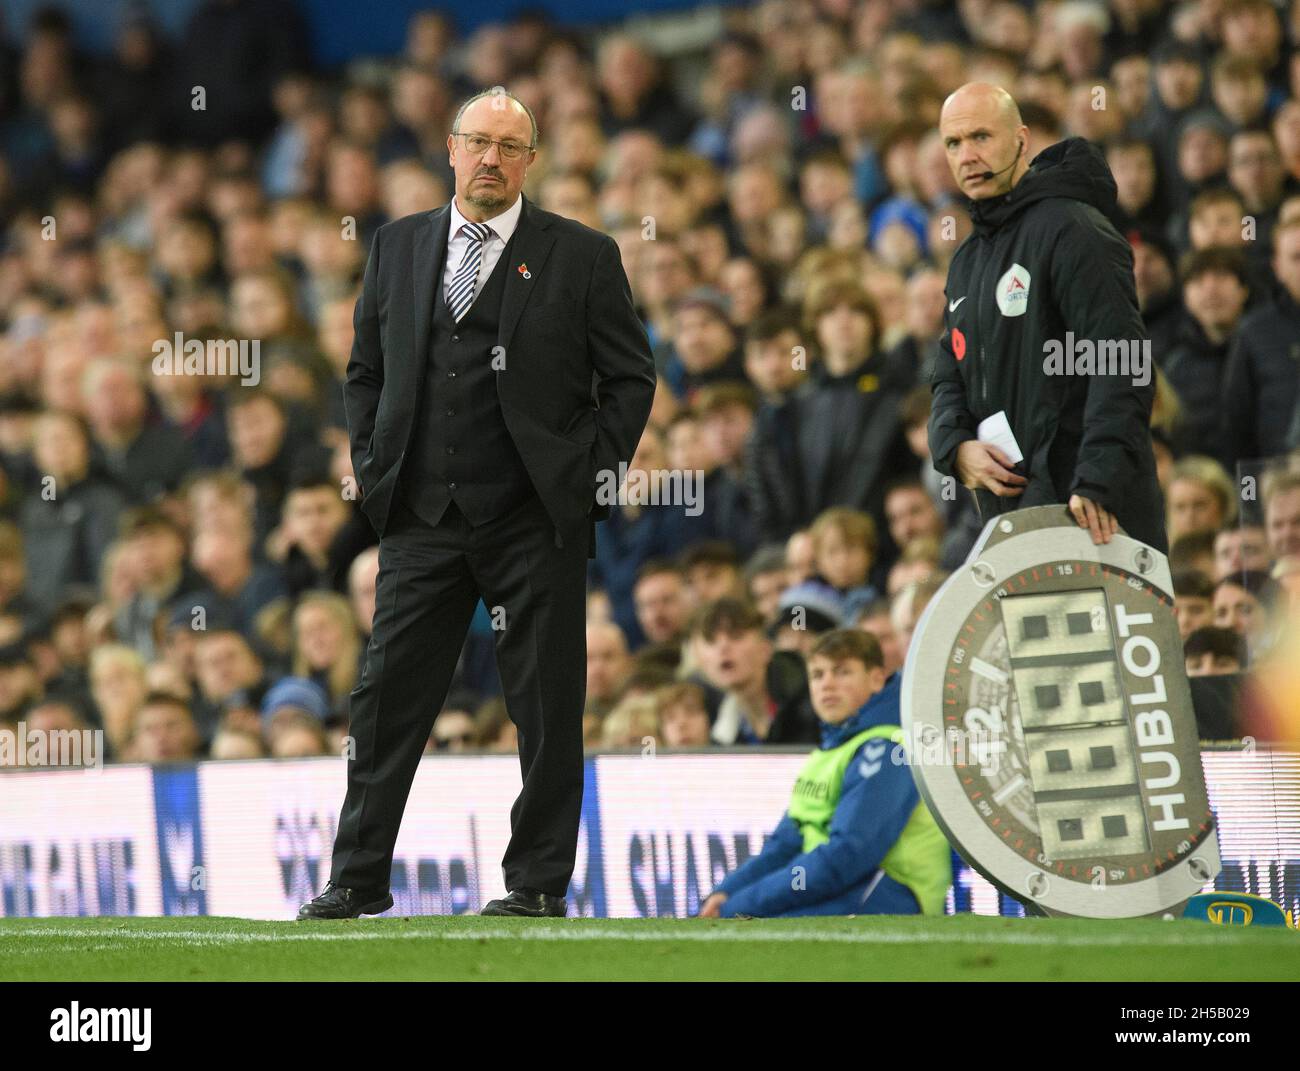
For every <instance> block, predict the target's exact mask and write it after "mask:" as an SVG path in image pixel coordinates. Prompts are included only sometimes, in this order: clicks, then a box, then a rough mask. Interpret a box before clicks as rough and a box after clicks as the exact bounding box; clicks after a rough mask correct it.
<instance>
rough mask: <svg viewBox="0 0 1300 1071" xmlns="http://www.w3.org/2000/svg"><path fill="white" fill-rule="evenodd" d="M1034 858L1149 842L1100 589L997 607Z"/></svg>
mask: <svg viewBox="0 0 1300 1071" xmlns="http://www.w3.org/2000/svg"><path fill="white" fill-rule="evenodd" d="M998 607H999V608H1000V610H1001V613H1002V621H1003V627H1004V628H1005V629H1006V637H1007V647H1008V654H1009V660H1010V664H1011V677H1012V682H1013V687H1014V689H1015V695H1016V701H1017V703H1018V705H1019V708H1020V724H1021V729H1022V731H1023V733H1024V739H1025V751H1026V754H1027V756H1028V760H1029V780H1030V784H1031V785H1032V787H1033V801H1034V805H1035V807H1036V809H1037V815H1038V830H1039V835H1040V836H1041V838H1042V842H1043V851H1044V852H1045V853H1046V854H1047V855H1048V856H1050V857H1051V858H1053V859H1081V858H1087V857H1092V856H1097V855H1107V856H1119V855H1129V854H1133V853H1136V852H1144V851H1147V850H1148V849H1149V848H1150V846H1151V844H1150V840H1149V839H1148V837H1147V834H1146V827H1147V823H1146V821H1145V815H1144V813H1143V809H1142V793H1141V790H1140V788H1139V786H1138V771H1137V762H1136V757H1135V754H1136V753H1135V749H1134V746H1133V739H1132V733H1131V731H1130V729H1129V724H1128V719H1127V718H1126V716H1125V712H1124V696H1123V693H1122V691H1121V689H1120V681H1119V670H1118V662H1117V658H1118V655H1117V653H1116V650H1115V643H1114V637H1113V634H1112V630H1111V627H1110V613H1109V607H1108V604H1107V601H1106V592H1105V591H1104V590H1102V589H1101V588H1095V589H1089V590H1085V591H1072V592H1065V593H1059V594H1051V595H1019V596H1017V595H1011V596H1008V597H1006V598H1003V599H1000V600H998Z"/></svg>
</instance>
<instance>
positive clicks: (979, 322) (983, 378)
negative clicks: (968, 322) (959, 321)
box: [975, 238, 991, 416]
mask: <svg viewBox="0 0 1300 1071" xmlns="http://www.w3.org/2000/svg"><path fill="white" fill-rule="evenodd" d="M984 240H985V241H986V242H990V241H991V240H990V239H987V238H986V239H984ZM988 276H989V273H988V269H987V268H986V269H985V270H984V271H981V272H980V295H979V298H980V301H979V309H978V310H977V311H976V313H975V324H976V326H977V327H978V328H979V333H980V364H979V400H980V410H981V412H983V413H984V415H985V416H988V410H989V388H988V371H987V369H986V368H985V366H984V361H985V357H984V299H985V296H986V295H987V294H988Z"/></svg>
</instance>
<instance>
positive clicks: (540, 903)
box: [479, 889, 569, 919]
mask: <svg viewBox="0 0 1300 1071" xmlns="http://www.w3.org/2000/svg"><path fill="white" fill-rule="evenodd" d="M568 906H569V905H568V904H567V903H566V902H565V899H564V897H563V896H550V895H548V894H547V893H544V892H538V891H537V890H536V889H512V890H511V891H510V894H509V895H508V896H506V897H504V898H503V899H500V900H490V901H488V904H487V906H486V907H485V908H483V910H482V911H480V912H479V914H480V915H527V916H529V917H531V918H539V919H540V918H563V917H564V914H565V911H566V910H567V909H568Z"/></svg>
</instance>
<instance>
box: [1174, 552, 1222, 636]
mask: <svg viewBox="0 0 1300 1071" xmlns="http://www.w3.org/2000/svg"><path fill="white" fill-rule="evenodd" d="M1174 616H1175V617H1177V618H1178V635H1179V636H1181V637H1182V638H1183V640H1184V642H1186V640H1187V637H1188V636H1190V635H1191V634H1192V633H1193V632H1195V631H1196V630H1197V629H1200V628H1205V627H1207V626H1209V625H1210V624H1211V623H1212V622H1213V620H1214V581H1213V580H1211V579H1210V578H1209V577H1208V576H1206V575H1205V574H1204V573H1200V572H1197V571H1196V570H1195V569H1187V570H1184V571H1182V572H1179V573H1175V574H1174Z"/></svg>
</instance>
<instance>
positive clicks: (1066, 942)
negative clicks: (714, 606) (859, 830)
mask: <svg viewBox="0 0 1300 1071" xmlns="http://www.w3.org/2000/svg"><path fill="white" fill-rule="evenodd" d="M1235 936H1236V935H1235V934H1229V933H1219V932H1216V933H1207V934H1196V935H1192V934H1185V935H1184V934H1167V935H1161V936H1159V937H1156V936H1154V935H1152V936H1151V937H1142V938H1134V937H1133V936H1131V935H1126V934H1115V935H1102V934H1098V935H1097V936H1095V937H1076V936H1071V937H1053V936H1050V935H1047V934H1033V933H1002V934H997V935H989V936H984V935H981V934H973V933H952V934H942V935H935V934H920V933H907V932H900V933H852V932H849V933H836V932H830V933H789V934H785V933H780V932H776V931H772V930H748V931H747V928H746V927H745V926H744V925H738V926H736V927H735V928H727V929H707V930H704V929H701V930H687V929H682V930H680V931H678V932H675V933H646V932H637V931H634V930H633V931H628V930H621V929H611V928H604V929H601V928H599V927H595V926H590V927H588V926H583V927H581V928H575V929H572V930H568V929H522V928H521V929H518V930H504V929H496V930H468V929H467V930H447V931H444V932H441V933H433V932H427V931H426V932H420V931H417V932H416V933H411V932H409V931H406V932H396V931H395V932H392V933H385V932H383V931H381V930H361V931H358V932H356V933H330V932H325V931H320V930H316V931H305V932H303V933H287V934H270V933H204V932H203V931H202V930H172V931H170V932H166V931H158V930H123V931H111V930H110V931H105V930H79V929H67V928H59V927H40V928H35V929H24V930H16V931H6V930H2V929H0V943H2V942H4V941H6V940H15V941H16V940H23V939H26V938H29V937H59V938H80V939H81V940H85V941H105V940H106V939H107V940H111V941H119V940H146V941H177V942H188V943H190V944H200V945H214V946H216V945H223V944H231V945H238V944H275V943H277V942H280V941H393V940H408V939H410V938H411V937H427V938H430V939H432V940H435V941H484V940H489V941H663V942H669V943H671V942H673V941H687V942H689V941H704V942H724V943H725V942H739V943H742V944H743V943H746V942H754V943H762V944H805V943H809V944H851V945H931V944H934V945H944V944H955V945H990V946H997V945H1021V946H1032V947H1036V948H1103V947H1122V948H1132V947H1135V946H1136V947H1149V946H1158V947H1166V948H1186V947H1206V948H1210V947H1217V948H1222V947H1223V945H1224V942H1225V941H1231V940H1232V939H1233V938H1234V937H1235ZM105 947H110V948H111V947H112V946H111V945H106V946H105Z"/></svg>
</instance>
